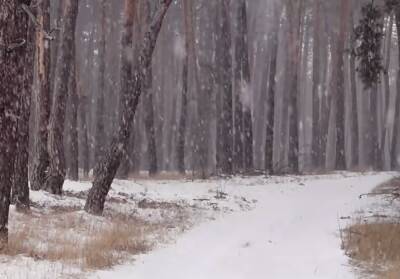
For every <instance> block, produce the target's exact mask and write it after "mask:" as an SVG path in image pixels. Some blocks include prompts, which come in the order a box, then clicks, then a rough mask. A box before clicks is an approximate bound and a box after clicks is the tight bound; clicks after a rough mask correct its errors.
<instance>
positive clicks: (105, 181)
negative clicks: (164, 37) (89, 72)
mask: <svg viewBox="0 0 400 279" xmlns="http://www.w3.org/2000/svg"><path fill="white" fill-rule="evenodd" d="M171 3H172V0H163V1H160V7H158V10H157V11H156V13H155V15H154V18H153V20H152V22H151V24H150V25H149V26H148V30H147V32H146V33H145V35H144V37H143V42H142V44H141V48H140V51H139V56H138V58H137V59H136V60H135V62H136V64H135V69H134V71H133V80H132V74H131V70H132V65H131V63H130V62H129V61H128V60H129V59H128V57H124V56H123V57H122V59H123V60H122V65H121V67H122V69H121V83H122V86H121V90H123V91H122V94H121V108H122V110H121V114H120V121H119V127H118V131H117V133H116V135H115V136H114V138H113V140H112V142H111V146H110V148H109V150H108V151H107V152H106V153H105V155H104V157H103V158H102V160H101V161H100V162H99V163H98V164H97V165H96V167H95V170H94V181H93V186H92V188H91V189H90V191H89V194H88V198H87V200H86V205H85V210H86V211H87V212H88V213H90V214H95V215H100V214H102V212H103V209H104V203H105V199H106V196H107V194H108V192H109V190H110V187H111V183H112V181H113V179H114V177H115V174H116V172H117V169H118V167H119V165H120V162H121V158H122V150H123V149H124V148H125V147H126V145H127V144H128V141H129V137H130V134H131V123H132V122H133V118H134V116H135V112H136V108H137V104H138V102H139V98H140V95H141V94H142V90H143V87H144V86H145V84H144V82H145V80H144V78H145V73H146V71H147V70H148V69H149V67H150V64H151V59H152V56H153V52H154V48H155V46H156V42H157V38H158V34H159V32H160V30H161V26H162V22H163V19H164V17H165V14H166V12H167V10H168V7H169V6H170V4H171ZM134 11H135V7H134V2H133V1H130V0H126V11H125V12H126V14H125V17H126V22H125V27H124V33H125V34H124V35H123V38H122V47H123V48H124V47H126V46H127V44H129V38H128V40H127V38H126V34H129V32H131V31H130V30H127V29H128V28H129V27H130V26H132V24H131V23H130V22H131V21H132V19H133V13H134ZM127 27H128V28H127ZM131 81H132V83H131Z"/></svg>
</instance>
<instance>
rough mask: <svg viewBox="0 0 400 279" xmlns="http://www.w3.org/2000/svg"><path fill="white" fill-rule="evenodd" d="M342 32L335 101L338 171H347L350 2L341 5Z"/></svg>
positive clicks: (337, 63) (337, 50) (338, 53)
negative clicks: (346, 80) (346, 59)
mask: <svg viewBox="0 0 400 279" xmlns="http://www.w3.org/2000/svg"><path fill="white" fill-rule="evenodd" d="M340 9H341V11H340V15H341V16H340V30H339V35H338V41H337V46H336V50H335V51H336V52H337V57H336V59H337V62H336V65H335V67H336V68H337V76H336V77H334V78H335V79H336V86H335V87H336V90H335V92H334V100H335V104H336V169H337V170H345V169H346V156H345V155H346V154H345V92H344V91H345V88H344V50H345V49H344V47H345V40H346V32H347V24H348V22H349V19H348V17H349V15H350V14H349V11H350V10H349V1H348V0H342V1H341V4H340Z"/></svg>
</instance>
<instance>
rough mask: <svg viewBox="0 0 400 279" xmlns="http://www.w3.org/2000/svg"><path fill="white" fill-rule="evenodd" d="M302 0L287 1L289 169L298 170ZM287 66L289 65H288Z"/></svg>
mask: <svg viewBox="0 0 400 279" xmlns="http://www.w3.org/2000/svg"><path fill="white" fill-rule="evenodd" d="M303 4H304V3H303V1H299V3H288V14H289V25H290V26H289V29H290V30H289V46H288V47H289V59H290V81H289V84H290V87H289V88H290V92H288V93H289V94H290V97H289V170H290V171H291V172H292V173H298V172H299V119H298V94H299V86H298V71H299V63H300V30H301V22H302V20H301V18H302V16H303V11H302V10H303V9H302V6H303ZM288 66H289V65H288Z"/></svg>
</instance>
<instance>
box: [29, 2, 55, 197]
mask: <svg viewBox="0 0 400 279" xmlns="http://www.w3.org/2000/svg"><path fill="white" fill-rule="evenodd" d="M37 19H38V23H39V26H38V27H37V28H38V30H37V31H36V55H37V58H36V63H37V66H36V69H37V75H38V90H39V92H38V100H37V105H38V119H37V121H38V128H37V130H36V131H35V132H36V141H35V157H34V162H33V166H32V174H31V189H32V190H35V191H37V190H40V189H42V188H43V187H44V184H45V181H46V173H47V168H48V166H49V155H48V152H47V140H48V126H49V118H50V108H51V105H50V67H51V64H50V58H51V52H50V48H48V47H46V45H47V44H48V43H49V42H48V41H47V39H46V36H45V32H48V30H50V0H43V1H41V3H40V4H39V6H38V11H37Z"/></svg>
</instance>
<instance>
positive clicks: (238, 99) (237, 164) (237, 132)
mask: <svg viewBox="0 0 400 279" xmlns="http://www.w3.org/2000/svg"><path fill="white" fill-rule="evenodd" d="M237 5H238V8H237V12H236V17H237V19H236V21H237V26H236V29H237V30H236V39H235V64H234V75H235V92H234V96H235V102H234V103H235V110H234V129H233V141H234V144H233V165H234V169H235V172H242V171H243V170H244V123H243V103H242V102H243V98H246V97H248V96H244V93H245V92H243V91H244V89H245V86H248V84H245V83H246V82H248V81H245V80H244V77H243V74H244V73H243V59H244V56H245V53H244V52H245V49H244V48H245V45H244V44H245V36H247V34H245V32H247V30H246V29H245V26H243V25H244V24H245V22H244V20H245V19H244V18H243V17H246V15H245V14H244V15H243V11H242V9H243V7H242V6H243V5H244V10H245V11H244V12H246V3H245V2H243V1H240V3H238V4H237ZM246 24H247V22H246ZM246 27H247V26H246Z"/></svg>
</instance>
